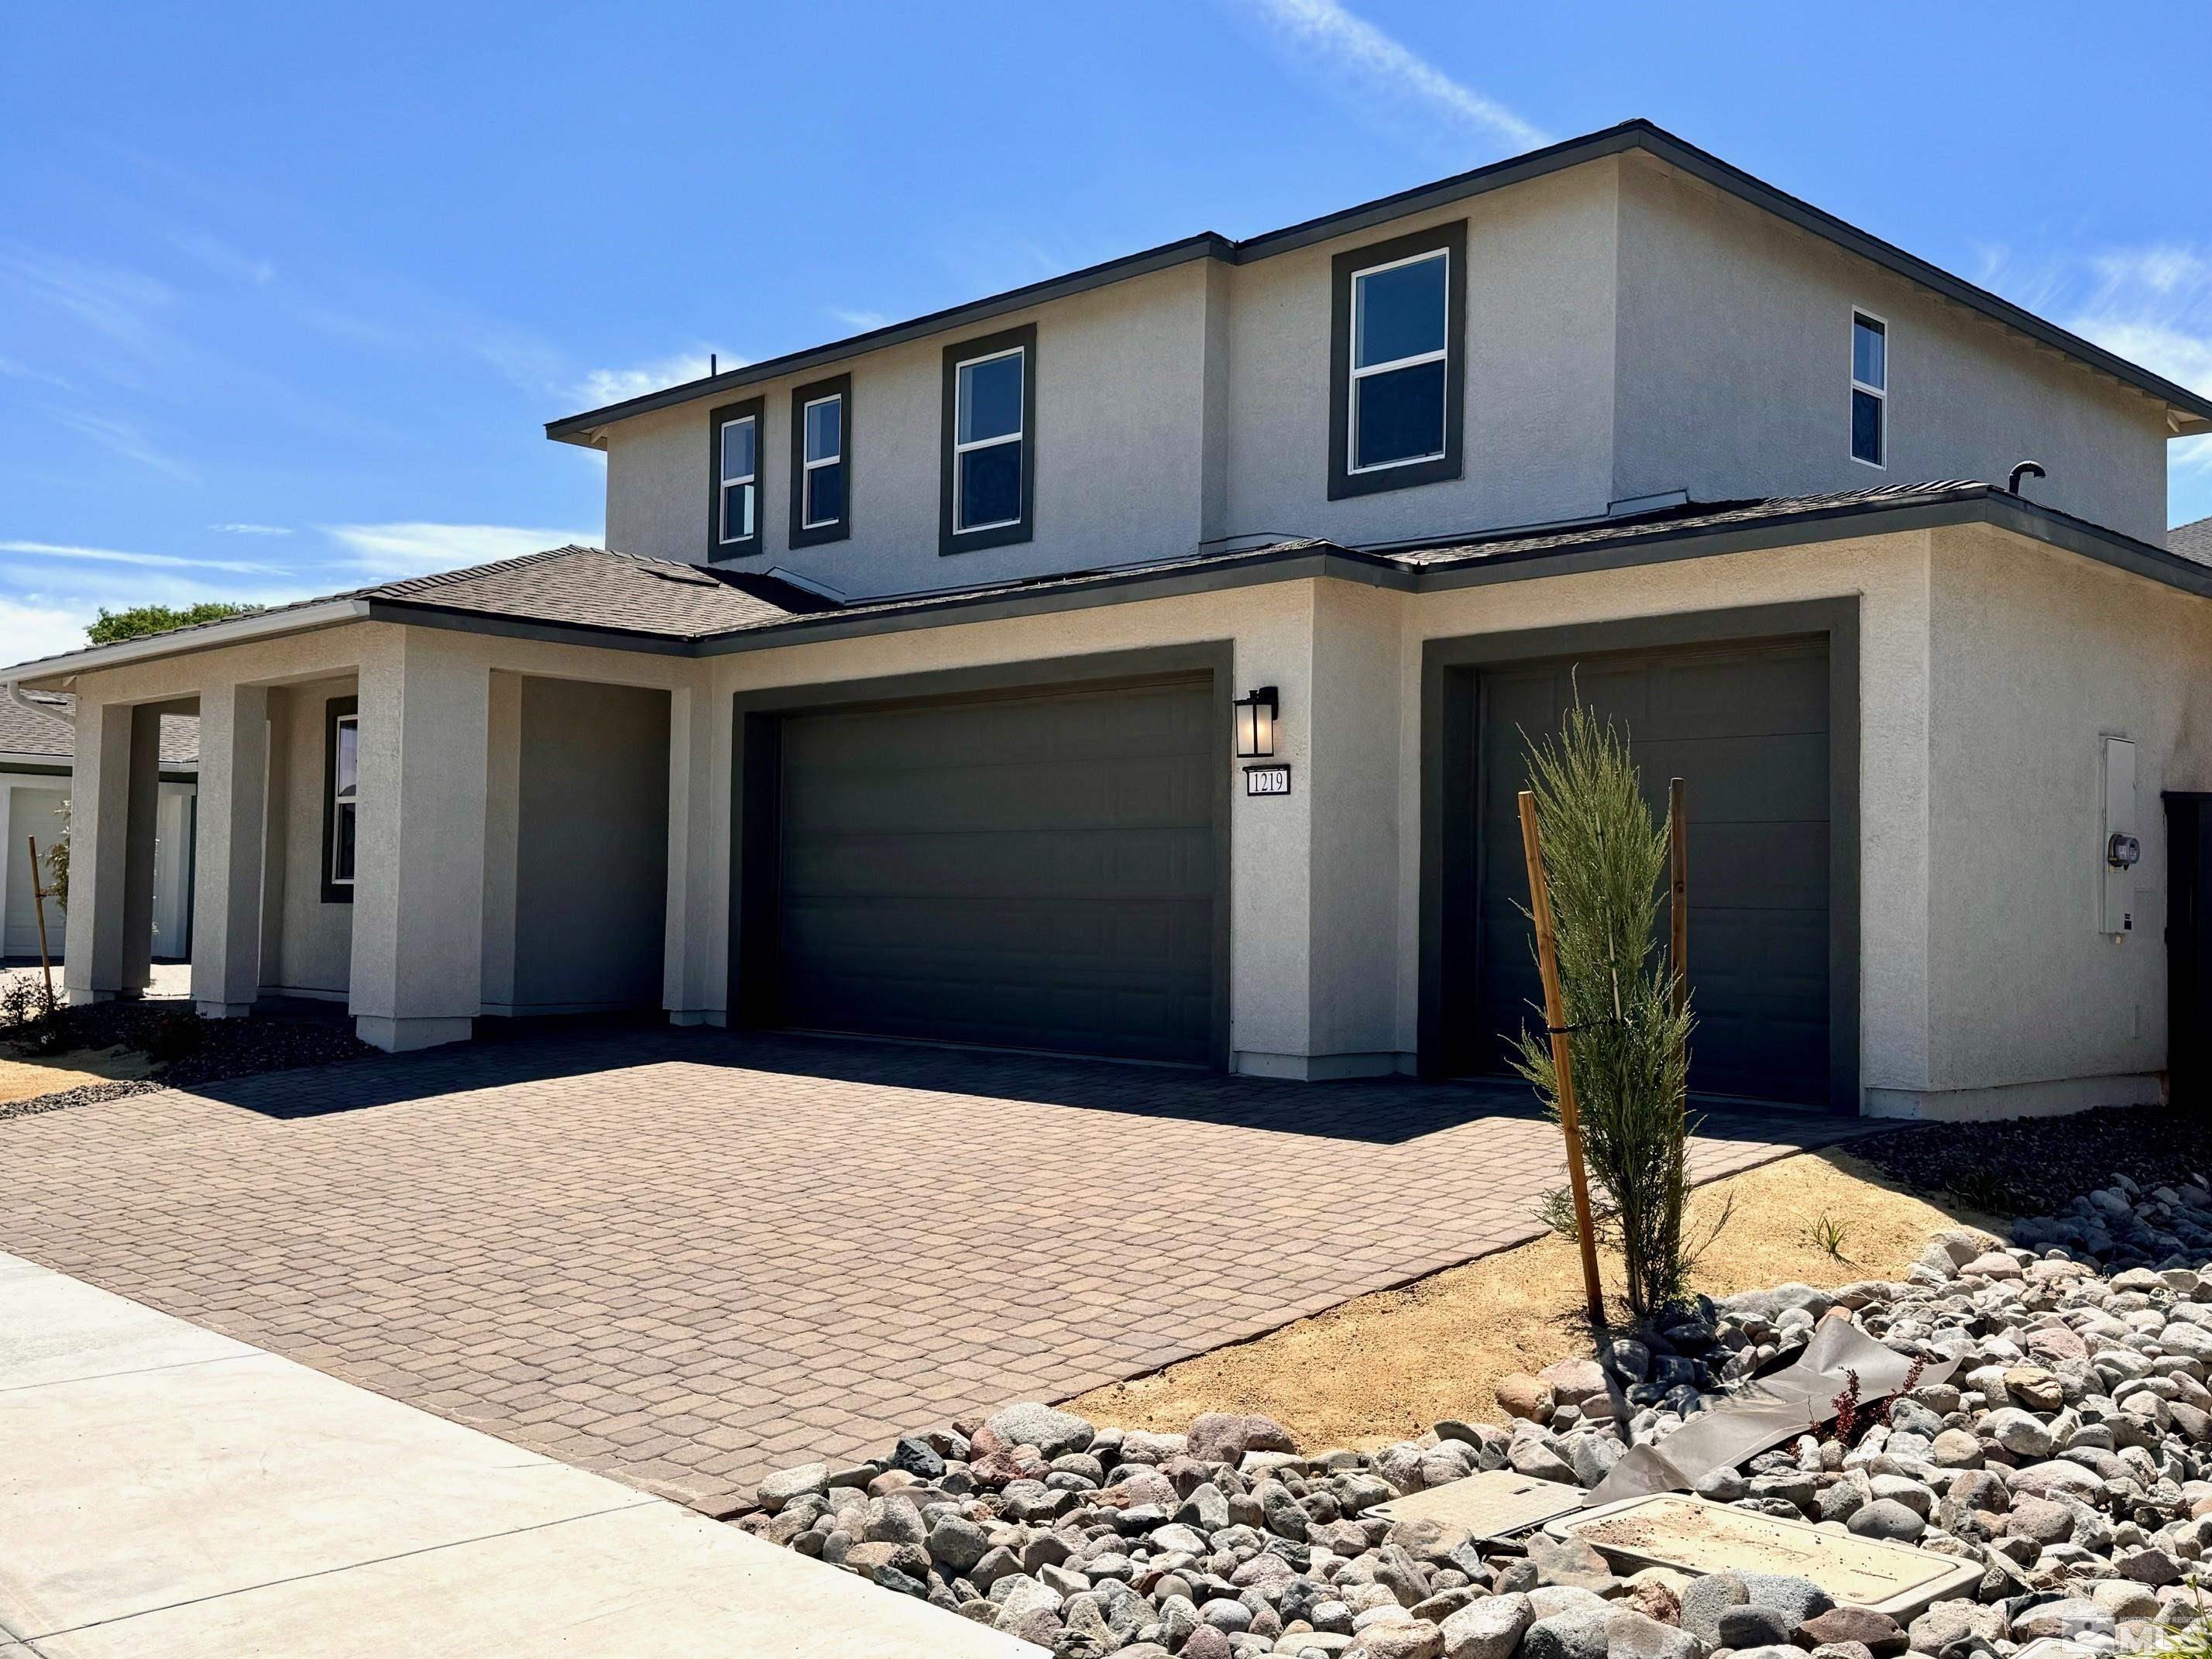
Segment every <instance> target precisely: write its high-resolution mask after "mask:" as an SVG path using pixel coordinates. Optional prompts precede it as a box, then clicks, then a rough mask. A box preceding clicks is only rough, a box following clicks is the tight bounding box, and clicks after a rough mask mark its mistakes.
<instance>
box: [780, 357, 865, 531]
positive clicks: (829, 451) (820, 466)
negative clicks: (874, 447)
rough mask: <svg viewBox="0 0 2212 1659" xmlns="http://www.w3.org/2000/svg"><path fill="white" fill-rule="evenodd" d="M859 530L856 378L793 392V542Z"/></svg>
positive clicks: (843, 377) (846, 376)
mask: <svg viewBox="0 0 2212 1659" xmlns="http://www.w3.org/2000/svg"><path fill="white" fill-rule="evenodd" d="M852 533H853V377H852V376H851V375H849V374H840V375H837V376H836V377H835V378H834V379H831V380H817V381H816V382H814V384H813V385H811V386H793V388H792V392H791V544H792V545H793V547H813V546H816V545H818V544H821V543H823V542H841V541H843V540H844V539H845V538H846V537H848V536H849V535H851V534H852Z"/></svg>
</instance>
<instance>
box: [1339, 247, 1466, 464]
mask: <svg viewBox="0 0 2212 1659" xmlns="http://www.w3.org/2000/svg"><path fill="white" fill-rule="evenodd" d="M1431 259H1441V260H1443V262H1444V314H1443V331H1444V343H1443V346H1442V347H1441V348H1440V349H1437V350H1435V351H1423V352H1417V353H1415V354H1414V355H1413V356H1411V357H1399V358H1395V359H1393V360H1392V361H1391V362H1387V363H1373V364H1370V365H1369V366H1368V367H1367V368H1361V367H1360V366H1359V319H1360V313H1361V311H1362V309H1363V308H1364V306H1365V304H1366V295H1365V291H1364V289H1362V288H1361V286H1360V284H1361V283H1363V282H1364V280H1365V279H1366V278H1367V277H1370V276H1376V275H1379V274H1380V273H1381V272H1383V271H1386V270H1398V269H1399V268H1400V267H1401V266H1403V265H1418V264H1427V263H1428V261H1430V260H1431ZM1451 285H1452V268H1451V250H1450V249H1449V248H1448V247H1432V248H1426V249H1424V250H1423V251H1422V252H1419V253H1409V254H1407V256H1406V257H1405V258H1402V259H1388V260H1385V261H1384V262H1383V264H1379V265H1365V266H1363V267H1361V268H1360V269H1359V270H1355V271H1353V272H1352V319H1351V326H1350V327H1348V328H1347V329H1346V330H1345V343H1344V349H1345V355H1346V360H1347V361H1346V367H1347V368H1350V370H1351V371H1352V378H1351V380H1349V381H1348V382H1347V383H1346V385H1347V389H1346V393H1345V410H1344V471H1345V476H1346V477H1359V476H1361V475H1363V474H1365V473H1370V472H1388V471H1389V470H1390V469H1391V468H1393V467H1396V466H1420V465H1424V464H1425V463H1427V462H1429V461H1440V460H1442V459H1443V458H1444V457H1445V456H1446V455H1448V454H1449V453H1451V411H1450V410H1445V411H1444V418H1443V425H1442V426H1441V428H1439V429H1438V431H1437V447H1435V448H1434V449H1432V450H1430V451H1428V452H1427V453H1425V454H1420V455H1405V456H1401V457H1400V458H1399V459H1396V460H1395V461H1375V462H1372V463H1370V465H1366V466H1362V465H1359V383H1360V382H1361V381H1362V380H1365V379H1367V378H1368V377H1369V376H1370V375H1372V374H1389V372H1390V371H1391V370H1393V369H1398V368H1419V367H1420V366H1421V365H1422V364H1423V363H1442V364H1443V365H1444V384H1445V385H1446V386H1447V387H1449V386H1450V384H1451Z"/></svg>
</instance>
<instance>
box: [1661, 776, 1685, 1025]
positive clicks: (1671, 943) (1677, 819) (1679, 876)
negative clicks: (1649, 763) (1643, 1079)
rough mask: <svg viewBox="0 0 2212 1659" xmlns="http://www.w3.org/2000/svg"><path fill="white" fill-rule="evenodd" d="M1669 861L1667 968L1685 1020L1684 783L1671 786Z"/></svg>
mask: <svg viewBox="0 0 2212 1659" xmlns="http://www.w3.org/2000/svg"><path fill="white" fill-rule="evenodd" d="M1667 842H1668V848H1667V850H1668V862H1669V864H1671V865H1672V866H1673V868H1674V878H1673V880H1672V881H1671V883H1670V884H1669V886H1668V892H1669V895H1670V900H1669V903H1668V909H1667V936H1668V937H1667V946H1668V951H1667V967H1668V971H1669V972H1670V973H1672V974H1673V975H1674V1017H1675V1018H1677V1019H1679V1018H1681V1015H1682V1010H1683V1008H1684V1006H1686V1004H1687V1003H1688V1001H1689V1000H1690V826H1689V824H1688V823H1687V822H1686V821H1685V819H1684V817H1683V811H1682V781H1681V779H1680V778H1675V779H1674V780H1673V781H1670V782H1669V783H1668V786H1667Z"/></svg>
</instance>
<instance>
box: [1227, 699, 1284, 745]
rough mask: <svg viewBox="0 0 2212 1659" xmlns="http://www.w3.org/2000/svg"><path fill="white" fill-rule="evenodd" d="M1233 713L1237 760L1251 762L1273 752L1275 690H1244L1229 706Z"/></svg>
mask: <svg viewBox="0 0 2212 1659" xmlns="http://www.w3.org/2000/svg"><path fill="white" fill-rule="evenodd" d="M1233 706H1234V708H1236V711H1237V758H1238V759H1239V760H1255V759H1260V758H1262V757H1266V756H1268V755H1272V754H1273V753H1274V752H1275V714H1276V712H1277V710H1278V709H1279V708H1280V707H1281V700H1280V697H1279V694H1278V693H1277V691H1276V690H1275V688H1274V687H1273V686H1272V685H1263V686H1261V687H1260V688H1259V689H1258V690H1255V691H1248V692H1246V693H1245V694H1244V695H1243V696H1241V697H1239V698H1237V702H1236V703H1235V704H1234V705H1233Z"/></svg>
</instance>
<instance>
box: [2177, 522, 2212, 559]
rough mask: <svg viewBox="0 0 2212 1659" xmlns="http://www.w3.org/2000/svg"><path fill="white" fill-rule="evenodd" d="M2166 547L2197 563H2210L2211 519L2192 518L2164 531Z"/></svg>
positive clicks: (2211, 542) (2211, 549) (2211, 553)
mask: <svg viewBox="0 0 2212 1659" xmlns="http://www.w3.org/2000/svg"><path fill="white" fill-rule="evenodd" d="M2166 547H2167V549H2168V550H2170V551H2172V552H2175V553H2179V554H2180V555H2181V556H2182V557H2183V558H2185V559H2194V560H2196V561H2197V563H2199V564H2212V519H2193V520H2191V521H2190V522H2189V523H2187V524H2178V525H2176V526H2174V527H2173V528H2172V529H2171V530H2169V531H2167V532H2166Z"/></svg>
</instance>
